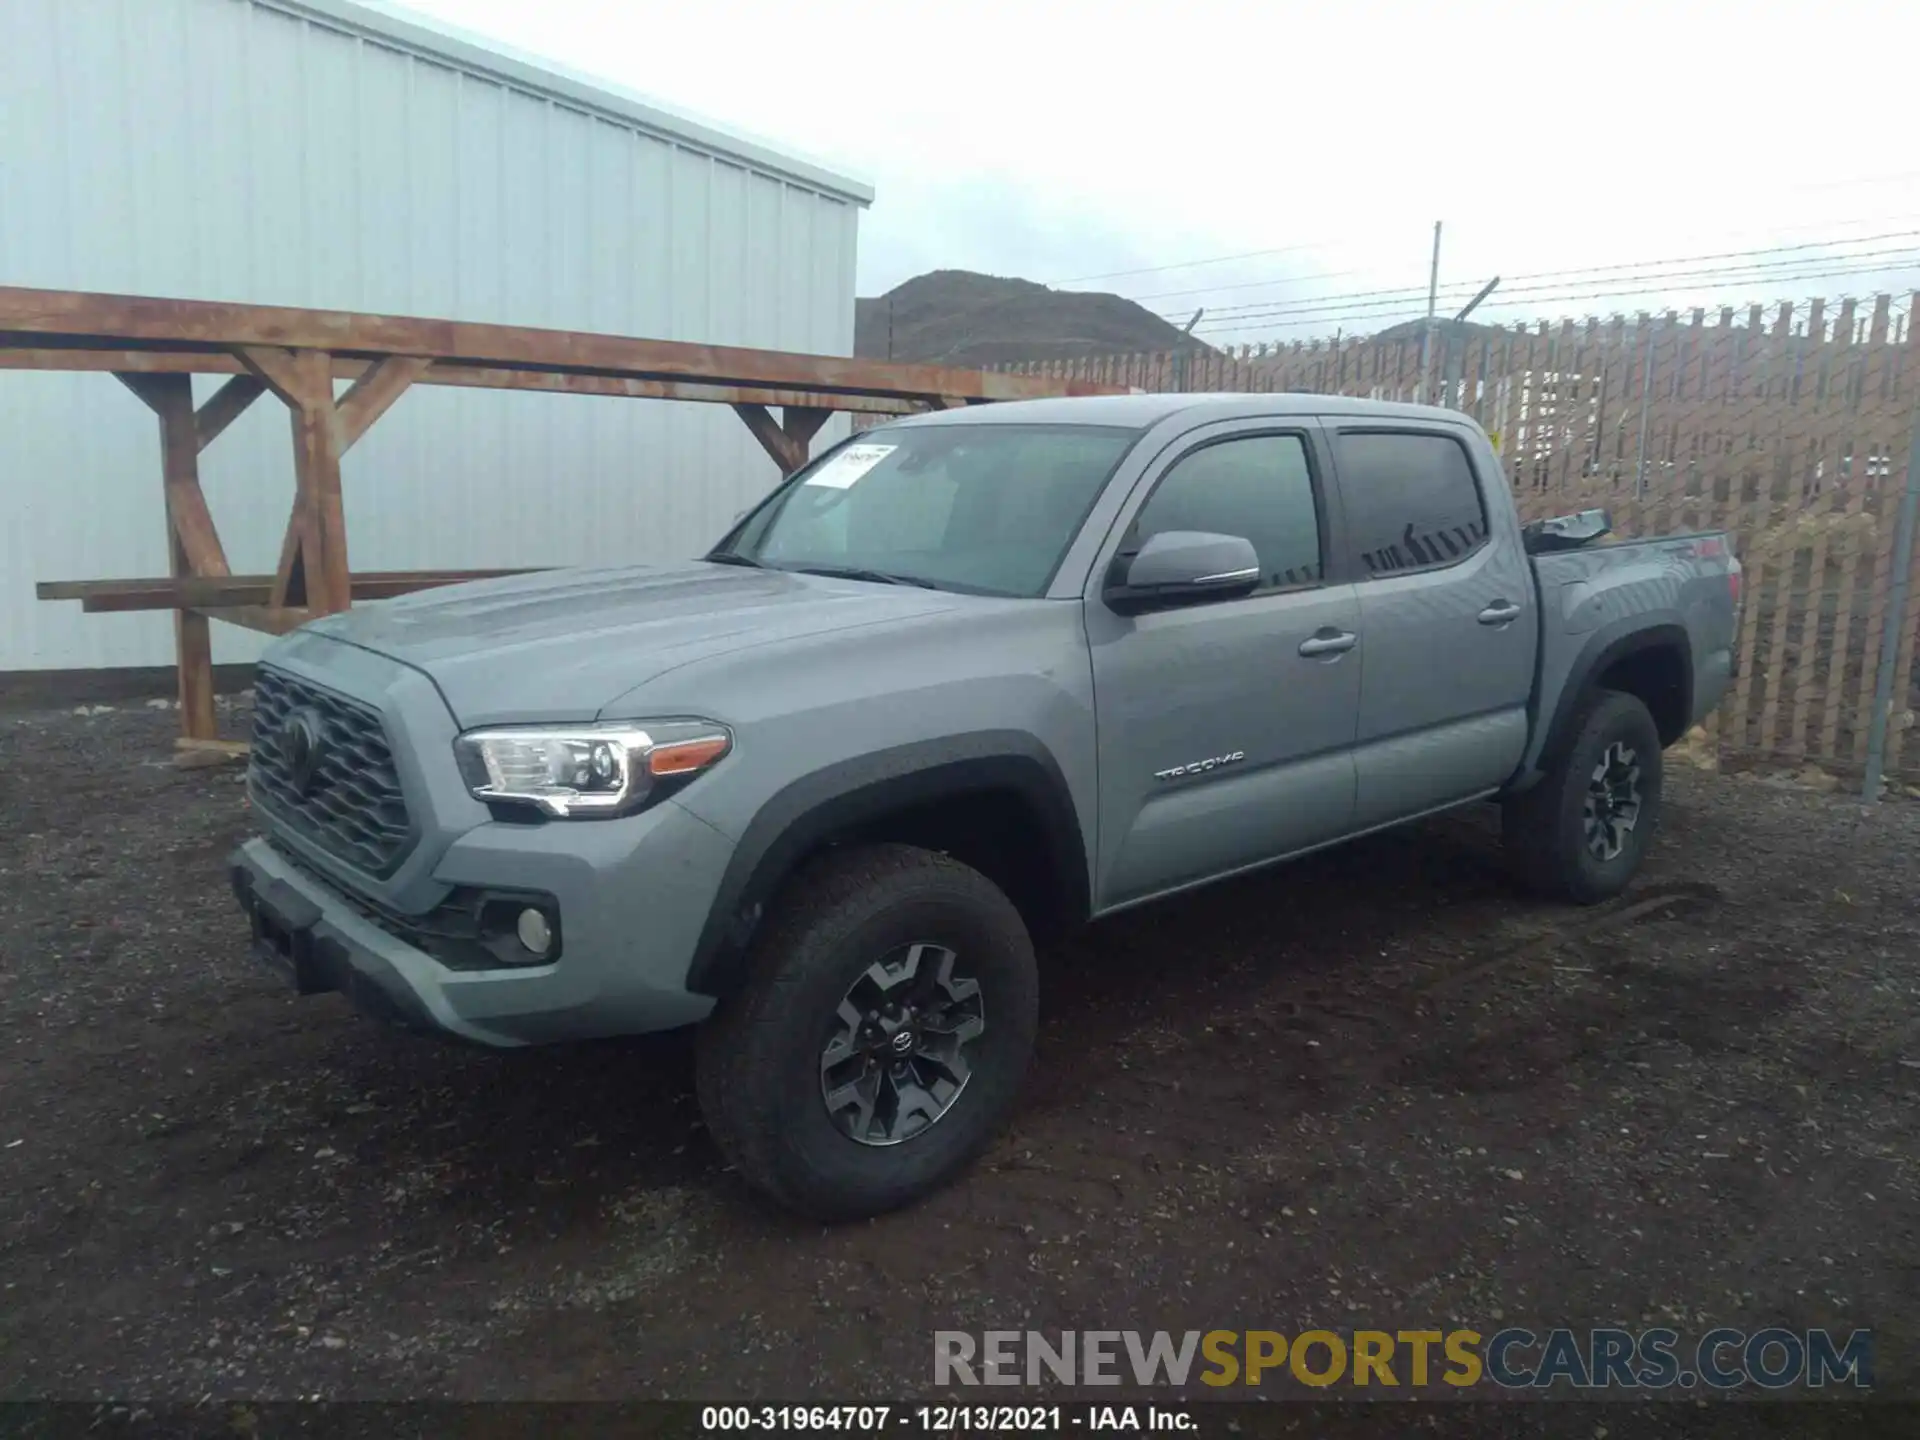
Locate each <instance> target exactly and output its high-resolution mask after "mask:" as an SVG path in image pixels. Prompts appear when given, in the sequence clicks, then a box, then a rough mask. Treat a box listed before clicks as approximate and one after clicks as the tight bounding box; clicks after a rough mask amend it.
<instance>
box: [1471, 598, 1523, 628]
mask: <svg viewBox="0 0 1920 1440" xmlns="http://www.w3.org/2000/svg"><path fill="white" fill-rule="evenodd" d="M1519 618H1520V607H1519V606H1518V605H1516V604H1514V603H1513V602H1512V601H1511V600H1496V601H1494V602H1493V603H1492V604H1491V605H1489V606H1487V608H1486V609H1484V610H1482V611H1481V612H1480V623H1481V624H1482V625H1505V624H1507V623H1508V622H1509V621H1513V620H1518V619H1519Z"/></svg>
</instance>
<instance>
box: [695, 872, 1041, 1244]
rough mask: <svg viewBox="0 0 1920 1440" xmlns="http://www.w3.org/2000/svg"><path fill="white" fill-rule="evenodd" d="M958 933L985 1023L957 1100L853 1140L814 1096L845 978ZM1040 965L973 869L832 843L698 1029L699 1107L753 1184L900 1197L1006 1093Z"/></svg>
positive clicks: (1024, 1046)
mask: <svg viewBox="0 0 1920 1440" xmlns="http://www.w3.org/2000/svg"><path fill="white" fill-rule="evenodd" d="M925 942H931V943H936V944H940V945H944V946H946V947H948V948H950V949H952V950H953V951H954V952H955V954H956V956H957V957H959V960H958V962H957V963H964V964H965V965H966V967H967V969H968V970H969V972H970V973H971V975H972V977H973V978H974V979H976V980H977V981H978V983H979V986H980V995H981V999H982V1001H983V1004H984V1020H985V1026H984V1029H983V1030H982V1032H981V1034H980V1037H979V1039H978V1040H977V1041H976V1042H975V1045H976V1046H977V1050H976V1051H975V1052H973V1064H972V1073H971V1074H970V1076H969V1077H968V1079H967V1081H966V1084H965V1085H964V1087H963V1088H962V1089H961V1091H960V1093H959V1094H958V1096H956V1097H955V1098H954V1099H953V1100H952V1102H951V1105H950V1107H949V1108H948V1109H947V1110H946V1111H945V1113H943V1114H942V1115H940V1117H939V1119H938V1120H937V1121H935V1122H934V1123H933V1124H931V1125H930V1126H928V1127H927V1128H926V1129H925V1130H923V1131H921V1132H920V1133H918V1134H915V1135H912V1136H910V1137H908V1138H907V1139H905V1140H902V1141H900V1142H899V1143H897V1144H893V1145H887V1146H876V1145H870V1144H862V1143H860V1142H859V1141H857V1140H855V1139H852V1138H850V1137H849V1136H848V1135H847V1134H845V1133H843V1132H842V1130H841V1129H840V1128H838V1127H837V1126H836V1124H835V1122H834V1120H833V1118H832V1116H831V1115H830V1114H829V1112H828V1109H827V1105H826V1102H825V1100H824V1099H823V1096H822V1083H821V1053H822V1048H823V1046H824V1045H825V1043H826V1039H827V1037H828V1035H829V1034H830V1033H831V1030H832V1027H833V1024H834V1020H835V1014H836V1009H837V1007H838V1005H839V1004H840V1002H841V1000H842V998H843V997H844V996H846V994H847V992H848V987H849V986H850V985H852V984H853V983H854V982H855V981H856V980H858V978H859V977H860V976H861V974H862V972H864V971H865V970H866V968H867V967H868V966H869V965H871V964H873V963H874V962H875V960H876V959H878V958H880V957H882V956H883V955H885V954H887V953H888V952H890V951H892V950H895V949H897V948H898V947H899V946H902V945H912V944H916V943H925ZM1038 994H1039V976H1038V969H1037V967H1036V965H1035V963H1034V954H1033V944H1032V941H1031V940H1030V938H1029V937H1028V934H1027V928H1026V926H1025V924H1024V923H1023V922H1022V921H1021V918H1020V914H1019V912H1018V911H1017V910H1015V909H1014V907H1013V904H1012V902H1011V901H1009V900H1008V899H1007V897H1006V896H1005V895H1004V894H1003V893H1002V892H1001V891H1000V889H999V888H998V887H997V886H995V885H994V884H993V882H992V881H990V880H988V879H987V878H986V877H985V876H984V875H982V874H980V873H979V872H978V871H977V870H974V869H972V868H971V867H969V866H967V865H963V864H961V863H960V862H959V861H957V860H955V859H952V858H951V857H950V856H947V855H942V854H939V853H936V852H934V851H931V850H922V849H917V848H915V847H912V846H907V845H894V844H885V845H870V846H862V847H859V848H856V849H846V850H833V851H829V852H828V853H826V854H825V855H823V856H822V857H820V858H819V859H818V860H816V861H814V862H812V863H811V864H809V865H807V866H805V867H803V868H802V869H801V870H800V872H799V873H797V874H796V875H795V876H794V877H793V878H792V880H791V882H790V883H788V884H787V885H786V886H785V887H784V888H783V890H782V893H781V895H780V897H779V899H778V900H777V901H776V902H775V903H774V905H773V907H772V909H771V911H770V913H769V914H768V916H767V918H766V920H765V922H764V923H763V924H762V925H761V927H760V931H759V933H758V934H757V935H756V936H755V938H754V941H753V944H752V949H751V953H750V955H749V959H748V969H747V977H746V979H745V981H744V983H743V984H742V986H741V988H740V989H739V991H738V992H737V993H735V994H733V995H731V996H730V997H728V998H727V1000H726V1001H725V1002H724V1003H723V1004H722V1005H721V1006H720V1007H719V1009H718V1010H717V1011H716V1012H715V1014H714V1016H713V1017H712V1018H711V1019H710V1020H709V1021H708V1022H707V1024H706V1025H705V1026H704V1027H703V1028H702V1030H701V1031H700V1034H699V1036H698V1040H697V1047H698V1048H697V1062H696V1067H695V1069H696V1076H697V1085H698V1090H699V1096H700V1108H701V1111H702V1114H703V1115H704V1117H705V1119H706V1123H707V1127H708V1129H709V1130H710V1131H711V1132H712V1134H713V1138H714V1140H715V1142H716V1143H717V1144H718V1145H719V1147H720V1151H721V1153H722V1154H723V1155H724V1156H725V1157H726V1158H727V1159H728V1160H729V1161H731V1162H732V1163H733V1165H734V1166H735V1167H736V1168H737V1169H738V1170H739V1172H740V1174H741V1175H742V1177H744V1178H745V1179H746V1180H747V1181H748V1182H749V1183H750V1184H752V1185H754V1186H755V1187H757V1188H758V1189H760V1190H762V1191H764V1192H766V1193H767V1194H768V1195H770V1196H772V1197H773V1198H774V1199H775V1200H777V1201H778V1202H780V1203H781V1204H783V1205H785V1206H787V1207H789V1208H791V1209H793V1210H797V1211H799V1212H800V1213H802V1214H805V1215H808V1216H811V1217H813V1218H815V1219H820V1220H829V1221H836V1220H851V1219H858V1218H861V1217H864V1216H868V1215H876V1214H879V1213H881V1212H882V1211H886V1210H891V1209H895V1208H897V1207H898V1206H901V1205H905V1204H907V1203H909V1202H911V1201H913V1200H915V1199H918V1198H919V1197H921V1196H923V1195H925V1194H927V1193H928V1192H929V1191H932V1190H934V1189H937V1188H938V1187H939V1186H941V1185H943V1184H945V1183H946V1182H947V1181H949V1180H951V1179H952V1178H953V1177H954V1176H955V1175H956V1174H957V1173H958V1172H960V1171H961V1170H962V1169H964V1168H965V1167H966V1166H967V1165H968V1164H969V1163H971V1162H972V1161H973V1160H974V1159H975V1158H976V1157H977V1156H978V1155H979V1154H980V1152H981V1150H983V1149H984V1148H985V1147H986V1145H987V1144H988V1142H989V1141H991V1140H992V1138H993V1136H994V1134H995V1133H996V1132H997V1131H998V1130H999V1128H1000V1125H1001V1123H1002V1121H1003V1120H1004V1119H1005V1118H1006V1115H1007V1113H1008V1111H1009V1110H1010V1109H1011V1107H1012V1105H1013V1102H1014V1099H1015V1096H1016V1095H1017V1094H1018V1092H1019V1089H1020V1083H1021V1080H1022V1078H1023V1076H1024V1075H1025V1073H1026V1068H1027V1061H1028V1058H1029V1056H1030V1055H1031V1053H1032V1050H1033V1037H1034V1030H1035V1028H1036V1025H1037V1020H1038Z"/></svg>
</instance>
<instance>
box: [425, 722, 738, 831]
mask: <svg viewBox="0 0 1920 1440" xmlns="http://www.w3.org/2000/svg"><path fill="white" fill-rule="evenodd" d="M732 746H733V734H732V732H731V731H729V730H728V729H727V727H726V726H724V725H718V724H715V723H714V722H713V721H711V720H665V721H658V722H654V721H638V720H623V721H617V722H614V723H611V724H605V725H567V726H549V725H538V726H533V725H530V726H518V725H515V726H508V727H503V728H501V729H497V730H474V731H471V732H469V733H468V734H465V735H462V736H461V737H460V738H459V739H458V740H456V741H454V753H455V755H456V757H457V758H458V759H459V762H460V773H461V775H462V777H463V778H464V779H465V780H466V782H467V788H468V789H469V790H471V791H472V792H473V794H474V796H475V798H477V799H480V800H495V801H498V800H505V801H518V802H520V803H522V804H528V805H534V806H538V807H539V808H540V809H541V810H542V811H544V812H545V813H547V814H549V815H557V816H560V817H563V818H567V817H580V816H607V815H625V814H627V813H629V812H630V811H633V810H637V809H638V808H639V807H640V806H641V805H643V804H645V803H646V801H647V799H648V797H649V796H651V795H652V794H653V793H654V792H655V791H656V790H658V789H659V788H660V787H661V786H663V785H673V784H677V783H679V782H682V781H684V780H687V779H689V778H691V777H692V776H694V775H698V774H699V773H700V772H701V771H703V770H705V769H707V767H708V766H710V765H712V764H713V763H714V762H715V761H717V760H719V759H720V757H721V756H722V755H725V754H726V753H727V751H728V750H729V749H731V748H732Z"/></svg>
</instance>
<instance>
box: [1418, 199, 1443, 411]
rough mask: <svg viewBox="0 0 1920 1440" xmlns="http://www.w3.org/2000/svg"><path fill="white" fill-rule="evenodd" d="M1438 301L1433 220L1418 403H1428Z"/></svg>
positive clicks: (1436, 231) (1437, 241)
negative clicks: (1431, 253) (1429, 368)
mask: <svg viewBox="0 0 1920 1440" xmlns="http://www.w3.org/2000/svg"><path fill="white" fill-rule="evenodd" d="M1439 303H1440V222H1439V221H1438V220H1436V221H1434V222H1433V268H1432V269H1430V270H1429V271H1428V272H1427V328H1426V330H1425V331H1424V332H1423V333H1422V334H1421V336H1420V403H1421V404H1422V405H1425V404H1428V403H1429V398H1428V397H1429V396H1430V395H1431V393H1432V389H1433V381H1432V378H1431V377H1430V375H1429V374H1428V367H1429V366H1430V365H1431V364H1432V362H1433V331H1434V326H1435V324H1436V323H1437V322H1436V321H1435V319H1434V309H1435V307H1436V306H1438V305H1439Z"/></svg>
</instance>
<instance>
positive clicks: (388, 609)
mask: <svg viewBox="0 0 1920 1440" xmlns="http://www.w3.org/2000/svg"><path fill="white" fill-rule="evenodd" d="M956 603H957V602H956V597H955V596H953V595H951V594H948V593H943V592H939V591H930V590H920V589H911V588H907V587H896V586H888V585H881V584H868V583H866V582H862V581H848V580H833V579H828V578H825V577H823V576H817V575H796V574H793V573H790V572H787V571H779V570H753V569H746V568H742V567H738V566H728V565H709V564H706V563H704V562H692V563H688V564H683V565H672V566H647V565H634V566H624V567H619V568H609V569H598V570H553V571H545V572H542V573H539V574H532V575H514V576H508V577H505V578H502V579H498V580H481V581H476V582H474V583H472V584H467V585H450V586H445V587H443V588H440V589H435V590H422V591H419V592H416V593H415V594H412V595H404V596H401V597H400V598H398V599H395V600H385V601H379V602H374V603H370V604H362V605H356V606H354V607H353V608H352V609H351V610H347V611H343V612H341V613H340V614H338V615H329V616H327V617H325V618H324V619H321V620H317V621H314V622H313V623H312V624H310V625H307V626H306V627H304V630H303V633H309V634H312V633H317V634H321V635H325V636H328V637H329V638H331V639H333V640H337V641H340V642H341V643H343V644H347V645H356V646H358V647H360V648H361V649H363V650H371V651H373V652H374V653H375V654H379V655H385V656H388V657H389V658H391V659H394V660H397V661H399V662H400V663H402V664H404V665H410V666H412V667H413V668H414V669H416V670H420V671H423V672H425V673H426V674H427V676H429V677H430V678H431V679H432V680H433V682H434V684H435V685H437V686H438V687H439V689H440V693H441V694H442V695H443V696H444V697H445V698H446V702H447V705H448V707H449V708H450V709H451V710H452V711H453V714H454V718H455V719H456V720H458V721H459V722H460V724H461V725H462V726H473V725H493V724H506V723H512V722H516V721H552V720H560V721H579V720H584V719H590V718H592V717H595V716H598V715H600V714H601V713H602V712H603V711H604V710H606V709H607V707H608V706H610V705H612V704H613V702H614V701H616V700H618V699H619V698H620V697H621V696H622V695H624V694H626V693H627V692H628V691H630V690H632V689H634V688H636V687H637V686H640V685H644V684H645V683H646V682H647V681H649V680H651V679H653V678H654V677H656V676H658V675H661V674H664V673H665V672H666V671H668V670H672V669H676V668H678V667H679V666H682V665H687V664H691V663H692V662H694V661H696V660H705V659H710V658H712V657H714V656H718V655H725V654H729V653H731V652H734V651H738V650H744V649H748V648H751V647H753V646H759V645H774V644H778V643H780V642H781V641H785V640H793V639H798V638H800V637H803V636H809V635H819V634H822V633H825V632H828V631H835V630H853V629H857V628H860V627H863V626H870V625H878V624H884V623H886V622H888V621H896V620H902V619H908V618H911V617H914V616H920V615H932V614H937V613H939V612H940V611H943V610H950V609H952V608H954V606H955V604H956ZM609 718H621V717H609Z"/></svg>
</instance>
